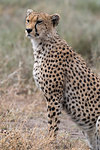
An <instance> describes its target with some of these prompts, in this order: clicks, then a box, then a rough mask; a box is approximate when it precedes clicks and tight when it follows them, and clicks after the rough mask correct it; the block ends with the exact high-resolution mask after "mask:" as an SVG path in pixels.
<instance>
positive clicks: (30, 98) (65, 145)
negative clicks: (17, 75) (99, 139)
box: [0, 85, 89, 150]
mask: <svg viewBox="0 0 100 150" xmlns="http://www.w3.org/2000/svg"><path fill="white" fill-rule="evenodd" d="M18 86H19V85H16V86H14V87H10V88H9V89H8V90H7V89H3V88H1V89H0V93H1V96H2V97H1V99H0V104H1V109H0V150H89V148H88V146H87V141H86V139H85V137H84V136H83V134H82V132H81V131H80V130H79V128H78V127H77V126H76V125H75V124H74V123H73V122H72V121H71V120H70V118H69V117H68V116H67V115H66V113H65V112H63V113H62V115H61V124H60V131H59V134H58V138H57V142H56V144H52V143H51V142H50V139H49V138H48V132H47V112H46V101H45V99H44V98H43V96H42V93H41V92H39V91H38V90H37V88H36V87H35V86H34V91H30V90H29V89H27V88H24V89H22V87H18Z"/></svg>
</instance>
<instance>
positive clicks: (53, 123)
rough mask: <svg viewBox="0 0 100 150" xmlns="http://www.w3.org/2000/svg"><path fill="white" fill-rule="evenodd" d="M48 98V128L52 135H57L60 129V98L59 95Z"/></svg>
mask: <svg viewBox="0 0 100 150" xmlns="http://www.w3.org/2000/svg"><path fill="white" fill-rule="evenodd" d="M46 99H47V107H48V108H47V111H48V128H49V134H50V137H54V138H55V137H56V135H57V131H58V129H59V128H58V124H59V123H60V120H59V115H60V114H61V110H60V100H59V96H54V95H53V96H52V95H51V96H49V97H46Z"/></svg>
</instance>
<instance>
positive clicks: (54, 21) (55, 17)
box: [51, 14, 60, 27]
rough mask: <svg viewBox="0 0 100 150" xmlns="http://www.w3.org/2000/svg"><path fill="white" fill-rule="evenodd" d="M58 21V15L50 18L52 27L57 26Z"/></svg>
mask: <svg viewBox="0 0 100 150" xmlns="http://www.w3.org/2000/svg"><path fill="white" fill-rule="evenodd" d="M59 19H60V16H59V15H58V14H54V15H52V16H51V21H52V23H53V27H55V26H57V25H58V23H59Z"/></svg>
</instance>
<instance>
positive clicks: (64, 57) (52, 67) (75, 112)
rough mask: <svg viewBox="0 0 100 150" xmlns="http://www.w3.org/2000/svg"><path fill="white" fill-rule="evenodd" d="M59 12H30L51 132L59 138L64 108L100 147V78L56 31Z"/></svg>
mask: <svg viewBox="0 0 100 150" xmlns="http://www.w3.org/2000/svg"><path fill="white" fill-rule="evenodd" d="M59 19H60V17H59V15H58V14H53V15H49V14H47V13H42V12H34V11H33V10H31V9H28V10H27V13H26V29H25V32H26V36H27V37H29V38H30V40H31V42H32V46H33V50H34V51H33V54H34V69H33V76H34V80H35V83H36V85H37V86H38V87H39V89H40V90H41V91H42V92H43V95H44V97H45V98H46V102H47V112H48V128H49V129H48V130H49V135H50V136H53V137H56V136H57V132H58V129H59V123H60V114H61V111H62V110H64V111H65V112H66V113H67V114H68V115H69V116H70V117H71V119H72V120H73V121H74V122H75V123H76V124H77V125H78V126H79V127H80V128H81V130H82V131H83V132H84V133H85V135H86V137H87V139H88V142H89V146H90V149H91V150H100V78H99V77H98V76H97V75H96V74H94V73H93V72H92V70H91V69H90V68H89V67H88V66H87V64H86V63H85V61H84V59H83V58H82V57H81V56H80V55H79V54H77V53H76V52H75V51H74V50H73V49H72V47H70V46H69V45H68V44H67V42H66V41H65V40H63V39H61V38H60V37H59V35H58V33H57V31H56V27H57V25H58V24H59Z"/></svg>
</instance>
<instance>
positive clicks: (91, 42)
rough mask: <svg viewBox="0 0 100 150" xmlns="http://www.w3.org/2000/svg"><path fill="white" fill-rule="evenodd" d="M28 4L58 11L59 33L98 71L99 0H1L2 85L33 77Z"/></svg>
mask: <svg viewBox="0 0 100 150" xmlns="http://www.w3.org/2000/svg"><path fill="white" fill-rule="evenodd" d="M28 8H31V9H33V10H36V11H44V12H47V13H50V14H53V13H59V14H60V16H61V19H60V23H59V26H58V33H59V34H60V35H61V37H62V38H64V39H65V40H66V41H67V42H68V44H69V45H71V46H72V47H73V49H74V50H75V51H77V52H78V53H80V54H81V55H82V56H83V57H84V59H85V60H86V61H87V62H88V64H89V65H91V67H92V68H93V69H94V70H95V71H96V72H98V73H99V72H100V0H84V1H83V0H0V84H1V85H3V84H4V83H6V81H8V80H9V79H10V80H11V81H10V80H9V81H10V82H9V84H12V83H17V82H18V80H19V78H22V80H23V81H25V82H26V83H28V84H29V83H30V82H31V80H32V65H33V52H32V46H31V43H30V41H29V39H27V38H26V37H25V33H24V31H25V14H26V10H27V9H28ZM19 68H21V69H22V70H21V74H22V75H20V76H19V74H20V71H19V70H20V69H19ZM17 71H18V72H17ZM17 73H18V74H17ZM12 77H13V78H12ZM12 81H13V82H12ZM9 84H8V85H9Z"/></svg>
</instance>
